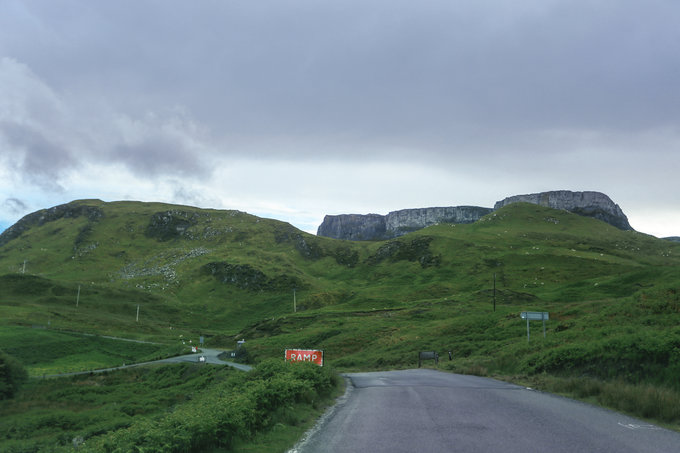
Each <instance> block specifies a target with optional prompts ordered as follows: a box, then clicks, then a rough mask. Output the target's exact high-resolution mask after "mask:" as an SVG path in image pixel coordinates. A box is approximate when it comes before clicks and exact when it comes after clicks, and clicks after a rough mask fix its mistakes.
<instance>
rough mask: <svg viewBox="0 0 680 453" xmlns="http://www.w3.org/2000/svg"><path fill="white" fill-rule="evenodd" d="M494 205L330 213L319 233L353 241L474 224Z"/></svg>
mask: <svg viewBox="0 0 680 453" xmlns="http://www.w3.org/2000/svg"><path fill="white" fill-rule="evenodd" d="M492 211H493V209H491V208H482V207H479V206H452V207H443V208H441V207H436V208H419V209H402V210H399V211H393V212H390V213H389V214H387V215H386V216H383V215H380V214H366V215H362V214H341V215H327V216H326V217H324V220H323V223H322V224H321V225H320V226H319V228H318V230H317V233H316V234H317V235H318V236H325V237H330V238H335V239H347V240H351V241H377V240H382V239H392V238H395V237H398V236H403V235H404V234H407V233H410V232H412V231H417V230H420V229H421V228H425V227H428V226H431V225H436V224H438V223H473V222H476V221H477V220H479V219H481V218H482V217H483V216H485V215H486V214H489V213H490V212H492Z"/></svg>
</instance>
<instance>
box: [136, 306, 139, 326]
mask: <svg viewBox="0 0 680 453" xmlns="http://www.w3.org/2000/svg"><path fill="white" fill-rule="evenodd" d="M136 321H137V322H139V304H137V319H136Z"/></svg>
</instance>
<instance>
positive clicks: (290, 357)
mask: <svg viewBox="0 0 680 453" xmlns="http://www.w3.org/2000/svg"><path fill="white" fill-rule="evenodd" d="M286 361H288V362H313V363H316V364H317V365H319V366H323V351H320V350H318V349H286Z"/></svg>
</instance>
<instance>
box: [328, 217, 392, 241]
mask: <svg viewBox="0 0 680 453" xmlns="http://www.w3.org/2000/svg"><path fill="white" fill-rule="evenodd" d="M386 233H387V227H386V222H385V216H383V215H379V214H365V215H363V214H340V215H327V216H325V217H324V219H323V223H322V224H321V225H320V226H319V228H318V229H317V232H316V234H317V236H324V237H329V238H335V239H347V240H349V241H374V240H380V239H386V238H387V234H386Z"/></svg>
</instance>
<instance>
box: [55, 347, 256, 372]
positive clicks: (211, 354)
mask: <svg viewBox="0 0 680 453" xmlns="http://www.w3.org/2000/svg"><path fill="white" fill-rule="evenodd" d="M199 350H200V351H201V352H196V353H193V354H185V355H180V356H176V357H170V358H167V359H161V360H153V361H151V362H140V363H132V364H129V365H122V366H117V367H113V368H99V369H96V370H90V371H78V372H74V373H62V374H50V375H45V376H42V377H43V378H54V377H64V376H77V375H79V374H90V373H104V372H105V371H115V370H122V369H125V368H132V367H137V366H145V365H153V364H155V363H180V362H194V363H198V362H199V358H200V357H201V356H203V357H205V361H204V363H212V364H214V365H228V366H231V367H233V368H236V369H239V370H241V371H250V370H251V369H252V367H251V366H249V365H243V364H241V363H236V362H230V361H227V360H222V359H220V358H219V355H220V354H222V353H224V351H222V350H219V349H206V348H200V349H199Z"/></svg>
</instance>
